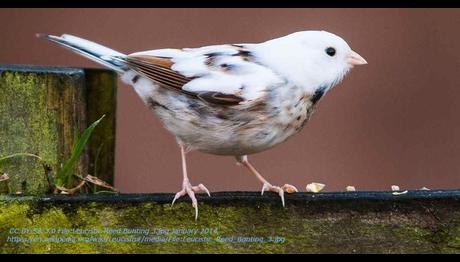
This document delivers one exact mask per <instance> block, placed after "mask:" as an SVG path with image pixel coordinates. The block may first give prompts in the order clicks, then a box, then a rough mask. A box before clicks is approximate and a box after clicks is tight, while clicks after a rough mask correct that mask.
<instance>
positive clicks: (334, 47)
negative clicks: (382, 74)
mask: <svg viewBox="0 0 460 262" xmlns="http://www.w3.org/2000/svg"><path fill="white" fill-rule="evenodd" d="M263 46H265V48H264V49H265V50H264V52H265V53H268V52H269V53H270V54H271V55H270V56H271V59H270V60H271V61H269V62H270V64H272V65H275V66H274V67H275V70H277V71H278V72H280V73H281V74H283V75H284V76H286V77H287V78H288V79H289V80H291V81H293V82H294V83H296V84H299V85H303V86H305V87H306V88H307V89H308V88H311V89H315V88H317V87H319V86H328V87H332V86H334V85H335V84H337V83H339V82H340V81H341V80H342V79H343V77H344V76H345V75H346V74H347V73H348V72H349V70H350V69H351V68H353V67H354V66H357V65H364V64H367V61H366V60H365V59H364V58H363V57H361V56H360V55H359V54H358V53H356V52H355V51H353V50H352V49H351V48H350V46H349V45H348V44H347V42H345V40H343V39H342V38H341V37H339V36H337V35H335V34H332V33H329V32H326V31H302V32H297V33H293V34H290V35H287V36H285V37H281V38H277V39H274V40H271V41H267V42H265V43H264V44H263ZM308 91H312V90H308Z"/></svg>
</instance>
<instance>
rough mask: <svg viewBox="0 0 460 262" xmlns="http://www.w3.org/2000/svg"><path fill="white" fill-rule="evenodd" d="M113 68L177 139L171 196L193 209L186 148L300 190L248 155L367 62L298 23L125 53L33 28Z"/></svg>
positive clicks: (289, 129)
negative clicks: (259, 35)
mask: <svg viewBox="0 0 460 262" xmlns="http://www.w3.org/2000/svg"><path fill="white" fill-rule="evenodd" d="M37 36H38V37H40V38H44V39H47V40H50V41H52V42H55V43H58V44H60V45H62V46H64V47H67V48H69V49H71V50H73V51H75V52H77V53H78V54H80V55H83V56H85V57H87V58H89V59H92V60H94V61H96V62H98V63H100V64H102V65H104V66H106V67H108V68H111V69H113V70H115V71H117V72H118V73H119V74H120V75H121V78H122V80H123V82H124V83H126V84H128V85H132V86H133V87H134V90H135V91H136V92H137V94H138V95H139V96H140V98H141V99H142V100H143V102H144V103H145V104H146V105H147V106H148V107H149V108H150V109H151V110H152V111H153V112H154V113H155V114H156V115H157V116H158V117H159V118H160V119H161V121H162V123H163V125H164V126H165V128H166V129H167V130H169V132H171V133H172V134H173V135H174V136H175V137H176V140H177V143H178V144H179V147H180V151H181V156H182V173H183V183H182V190H181V191H179V192H178V193H177V194H176V195H175V197H174V199H173V202H172V203H173V204H174V202H175V201H176V200H177V199H178V198H180V197H181V196H184V195H188V196H189V197H190V198H191V200H192V205H193V207H194V208H195V219H196V218H197V217H198V202H197V200H196V198H195V193H197V192H206V193H207V194H208V195H209V196H210V194H209V190H208V189H207V188H206V187H205V186H204V185H203V184H199V185H198V186H192V184H191V183H190V181H189V178H188V175H187V166H186V159H185V157H186V153H187V152H189V151H190V150H197V151H201V152H205V153H210V154H215V155H227V156H234V157H236V159H237V162H238V163H239V164H241V165H243V166H245V167H246V168H248V169H249V171H250V172H251V173H252V174H254V175H255V176H256V178H257V179H258V180H259V181H260V182H261V183H262V194H263V193H264V191H272V192H276V193H278V194H279V196H280V197H281V201H282V204H283V206H284V192H288V193H292V192H297V191H298V190H297V189H296V188H295V187H294V186H292V185H289V184H285V185H284V186H282V187H279V186H274V185H272V184H270V183H269V182H268V181H267V180H266V179H265V178H264V177H263V176H262V175H261V174H260V173H259V172H258V171H257V170H256V169H255V168H254V166H253V165H252V164H251V163H250V162H249V160H248V157H247V155H249V154H254V153H257V152H261V151H264V150H267V149H269V148H271V147H273V146H275V145H277V144H279V143H281V142H283V141H285V140H286V139H287V138H289V137H291V136H292V135H294V134H296V133H298V132H299V131H300V130H301V129H302V127H303V126H304V124H305V123H306V122H307V121H308V120H309V119H310V117H311V115H312V114H313V112H314V110H315V107H316V105H317V103H318V101H319V100H320V99H321V98H322V97H323V96H324V94H325V93H326V92H328V91H329V90H330V89H331V88H332V87H333V86H335V85H336V84H337V83H339V82H340V81H341V80H342V79H343V77H344V76H345V75H346V74H347V73H348V71H349V70H350V69H351V68H352V67H353V66H355V65H363V64H367V62H366V60H364V58H362V57H361V56H360V55H359V54H357V53H356V52H354V51H353V50H352V49H351V48H350V47H349V46H348V44H347V43H346V42H345V41H344V40H343V39H342V38H340V37H339V36H337V35H334V34H332V33H329V32H326V31H302V32H296V33H293V34H290V35H287V36H284V37H280V38H276V39H272V40H269V41H266V42H262V43H257V44H254V43H245V44H224V45H211V46H205V47H200V48H184V49H157V50H151V51H144V52H137V53H133V54H130V55H125V54H122V53H120V52H117V51H115V50H112V49H110V48H107V47H104V46H101V45H99V44H96V43H94V42H90V41H88V40H85V39H82V38H78V37H75V36H72V35H67V34H64V35H62V36H53V35H43V34H39V35H37Z"/></svg>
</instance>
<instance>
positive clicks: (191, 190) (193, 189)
mask: <svg viewBox="0 0 460 262" xmlns="http://www.w3.org/2000/svg"><path fill="white" fill-rule="evenodd" d="M199 192H205V193H206V194H208V196H211V194H210V193H209V190H208V189H207V188H206V187H205V186H204V185H203V184H199V185H198V186H192V184H190V182H189V181H188V179H186V180H184V182H183V184H182V190H181V191H179V192H177V193H176V196H174V199H173V201H172V204H171V206H173V205H174V202H176V200H177V199H179V198H180V197H182V196H185V195H188V196H189V197H190V199H192V206H193V207H194V208H195V220H197V219H198V201H197V200H196V197H195V193H199Z"/></svg>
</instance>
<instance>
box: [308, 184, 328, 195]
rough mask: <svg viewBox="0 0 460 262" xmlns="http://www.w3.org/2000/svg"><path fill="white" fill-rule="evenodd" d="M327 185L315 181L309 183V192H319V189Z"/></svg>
mask: <svg viewBox="0 0 460 262" xmlns="http://www.w3.org/2000/svg"><path fill="white" fill-rule="evenodd" d="M325 186H326V185H325V184H321V183H315V182H313V183H311V184H308V185H307V186H306V189H307V192H312V193H318V192H319V191H321V190H323V188H324V187H325Z"/></svg>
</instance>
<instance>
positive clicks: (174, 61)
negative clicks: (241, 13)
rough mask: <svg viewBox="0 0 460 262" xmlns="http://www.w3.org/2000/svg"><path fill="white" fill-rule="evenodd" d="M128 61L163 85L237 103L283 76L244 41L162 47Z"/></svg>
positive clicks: (260, 92) (203, 97) (261, 92)
mask: <svg viewBox="0 0 460 262" xmlns="http://www.w3.org/2000/svg"><path fill="white" fill-rule="evenodd" d="M123 59H124V61H125V63H126V65H127V66H128V67H130V68H131V69H132V70H134V71H135V72H137V73H138V74H140V75H142V76H144V77H146V78H148V79H150V80H152V81H154V82H156V83H158V84H159V85H160V86H163V87H166V88H170V89H173V90H176V91H179V92H182V93H186V94H189V95H191V96H194V97H196V98H197V99H201V100H204V101H206V102H210V103H214V104H221V105H236V104H240V103H241V102H245V101H252V100H256V99H257V98H260V97H262V96H263V95H264V93H265V92H264V91H265V90H267V88H269V87H272V86H274V85H277V84H279V83H281V82H283V80H282V79H281V78H280V77H279V76H278V75H277V74H275V73H274V72H273V71H272V70H271V69H269V68H267V67H265V66H263V65H261V64H259V63H258V62H257V57H255V56H253V54H252V53H251V51H250V49H248V48H247V47H246V46H245V45H217V46H207V47H202V48H193V49H159V50H153V51H146V52H139V53H134V54H130V55H128V56H126V57H125V58H123Z"/></svg>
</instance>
